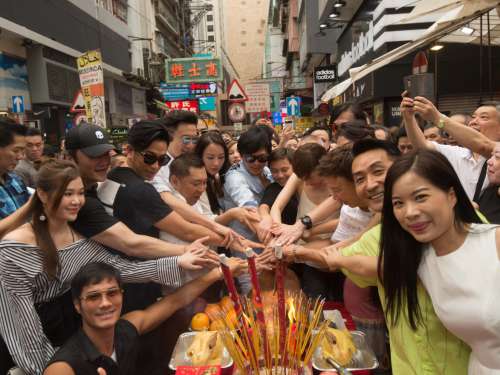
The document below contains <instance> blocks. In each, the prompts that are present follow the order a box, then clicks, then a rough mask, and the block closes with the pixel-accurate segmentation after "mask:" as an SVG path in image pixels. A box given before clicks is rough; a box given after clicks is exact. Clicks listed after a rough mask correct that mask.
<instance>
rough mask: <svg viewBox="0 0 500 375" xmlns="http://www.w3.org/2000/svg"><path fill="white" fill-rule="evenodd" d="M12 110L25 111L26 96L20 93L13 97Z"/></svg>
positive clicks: (16, 111)
mask: <svg viewBox="0 0 500 375" xmlns="http://www.w3.org/2000/svg"><path fill="white" fill-rule="evenodd" d="M12 112H14V113H24V96H21V95H18V96H13V97H12Z"/></svg>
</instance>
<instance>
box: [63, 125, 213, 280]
mask: <svg viewBox="0 0 500 375" xmlns="http://www.w3.org/2000/svg"><path fill="white" fill-rule="evenodd" d="M112 149H114V146H113V145H112V144H111V143H110V142H109V138H108V136H107V134H106V130H105V129H103V128H101V127H99V126H95V125H90V124H87V123H81V124H80V125H79V126H76V127H74V128H72V129H70V130H69V131H68V133H67V134H66V150H67V151H68V153H69V155H70V156H71V157H72V158H73V160H74V161H75V163H76V164H77V165H78V168H79V169H80V175H81V177H82V180H83V184H84V185H85V189H86V191H85V204H84V206H83V207H82V209H81V210H80V212H79V214H78V218H77V219H76V221H75V222H74V223H73V227H74V228H75V230H76V231H78V232H79V233H80V234H82V235H83V236H85V237H88V238H92V239H94V240H95V241H97V242H99V243H101V244H103V245H104V246H107V247H110V248H112V249H115V250H118V251H120V252H122V253H124V254H126V255H128V256H133V257H139V258H158V257H165V256H176V255H182V254H184V253H185V252H186V247H185V246H179V245H174V244H170V243H167V242H164V241H160V240H158V239H155V238H153V237H149V236H143V235H138V234H136V233H134V232H132V231H131V230H130V229H129V228H128V227H127V226H126V225H125V224H123V223H122V222H120V221H119V220H118V219H116V218H115V217H113V216H111V215H109V214H108V213H107V212H106V210H105V207H104V206H103V204H102V203H101V202H100V201H99V199H98V198H97V192H96V188H97V183H98V182H103V181H104V180H105V179H106V175H107V173H108V169H109V166H110V163H111V157H110V155H109V151H111V150H112ZM188 248H191V245H189V246H188ZM180 260H181V261H183V259H180ZM194 263H196V264H199V263H202V264H204V260H203V259H196V260H195V261H194ZM180 265H181V266H182V267H183V268H191V266H192V264H187V263H183V264H180ZM180 281H181V280H177V281H176V283H177V282H178V283H180Z"/></svg>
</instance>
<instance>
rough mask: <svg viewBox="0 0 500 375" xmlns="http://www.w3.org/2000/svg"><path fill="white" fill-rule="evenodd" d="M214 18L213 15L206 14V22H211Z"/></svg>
mask: <svg viewBox="0 0 500 375" xmlns="http://www.w3.org/2000/svg"><path fill="white" fill-rule="evenodd" d="M213 20H214V16H212V15H211V14H207V22H212V21H213Z"/></svg>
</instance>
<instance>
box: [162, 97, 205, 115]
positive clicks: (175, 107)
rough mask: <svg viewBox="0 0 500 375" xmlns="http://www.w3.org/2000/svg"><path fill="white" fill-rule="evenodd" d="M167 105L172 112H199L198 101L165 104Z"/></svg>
mask: <svg viewBox="0 0 500 375" xmlns="http://www.w3.org/2000/svg"><path fill="white" fill-rule="evenodd" d="M165 105H166V106H167V107H168V108H169V109H170V110H171V111H191V112H194V113H198V112H199V106H198V100H174V101H169V102H165Z"/></svg>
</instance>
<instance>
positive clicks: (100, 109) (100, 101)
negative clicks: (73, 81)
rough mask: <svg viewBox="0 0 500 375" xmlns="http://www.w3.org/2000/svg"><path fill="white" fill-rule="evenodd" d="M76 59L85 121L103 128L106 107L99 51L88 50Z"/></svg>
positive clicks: (104, 125)
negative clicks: (85, 116)
mask: <svg viewBox="0 0 500 375" xmlns="http://www.w3.org/2000/svg"><path fill="white" fill-rule="evenodd" d="M76 60H77V65H78V74H79V75H80V85H81V87H82V94H83V98H84V101H85V113H86V115H87V121H88V122H90V123H92V124H95V125H98V126H101V127H103V128H105V127H106V108H105V104H104V103H105V101H104V75H103V68H102V58H101V52H100V51H99V50H93V51H88V52H85V53H84V54H83V55H81V56H80V57H78V58H77V59H76Z"/></svg>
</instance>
